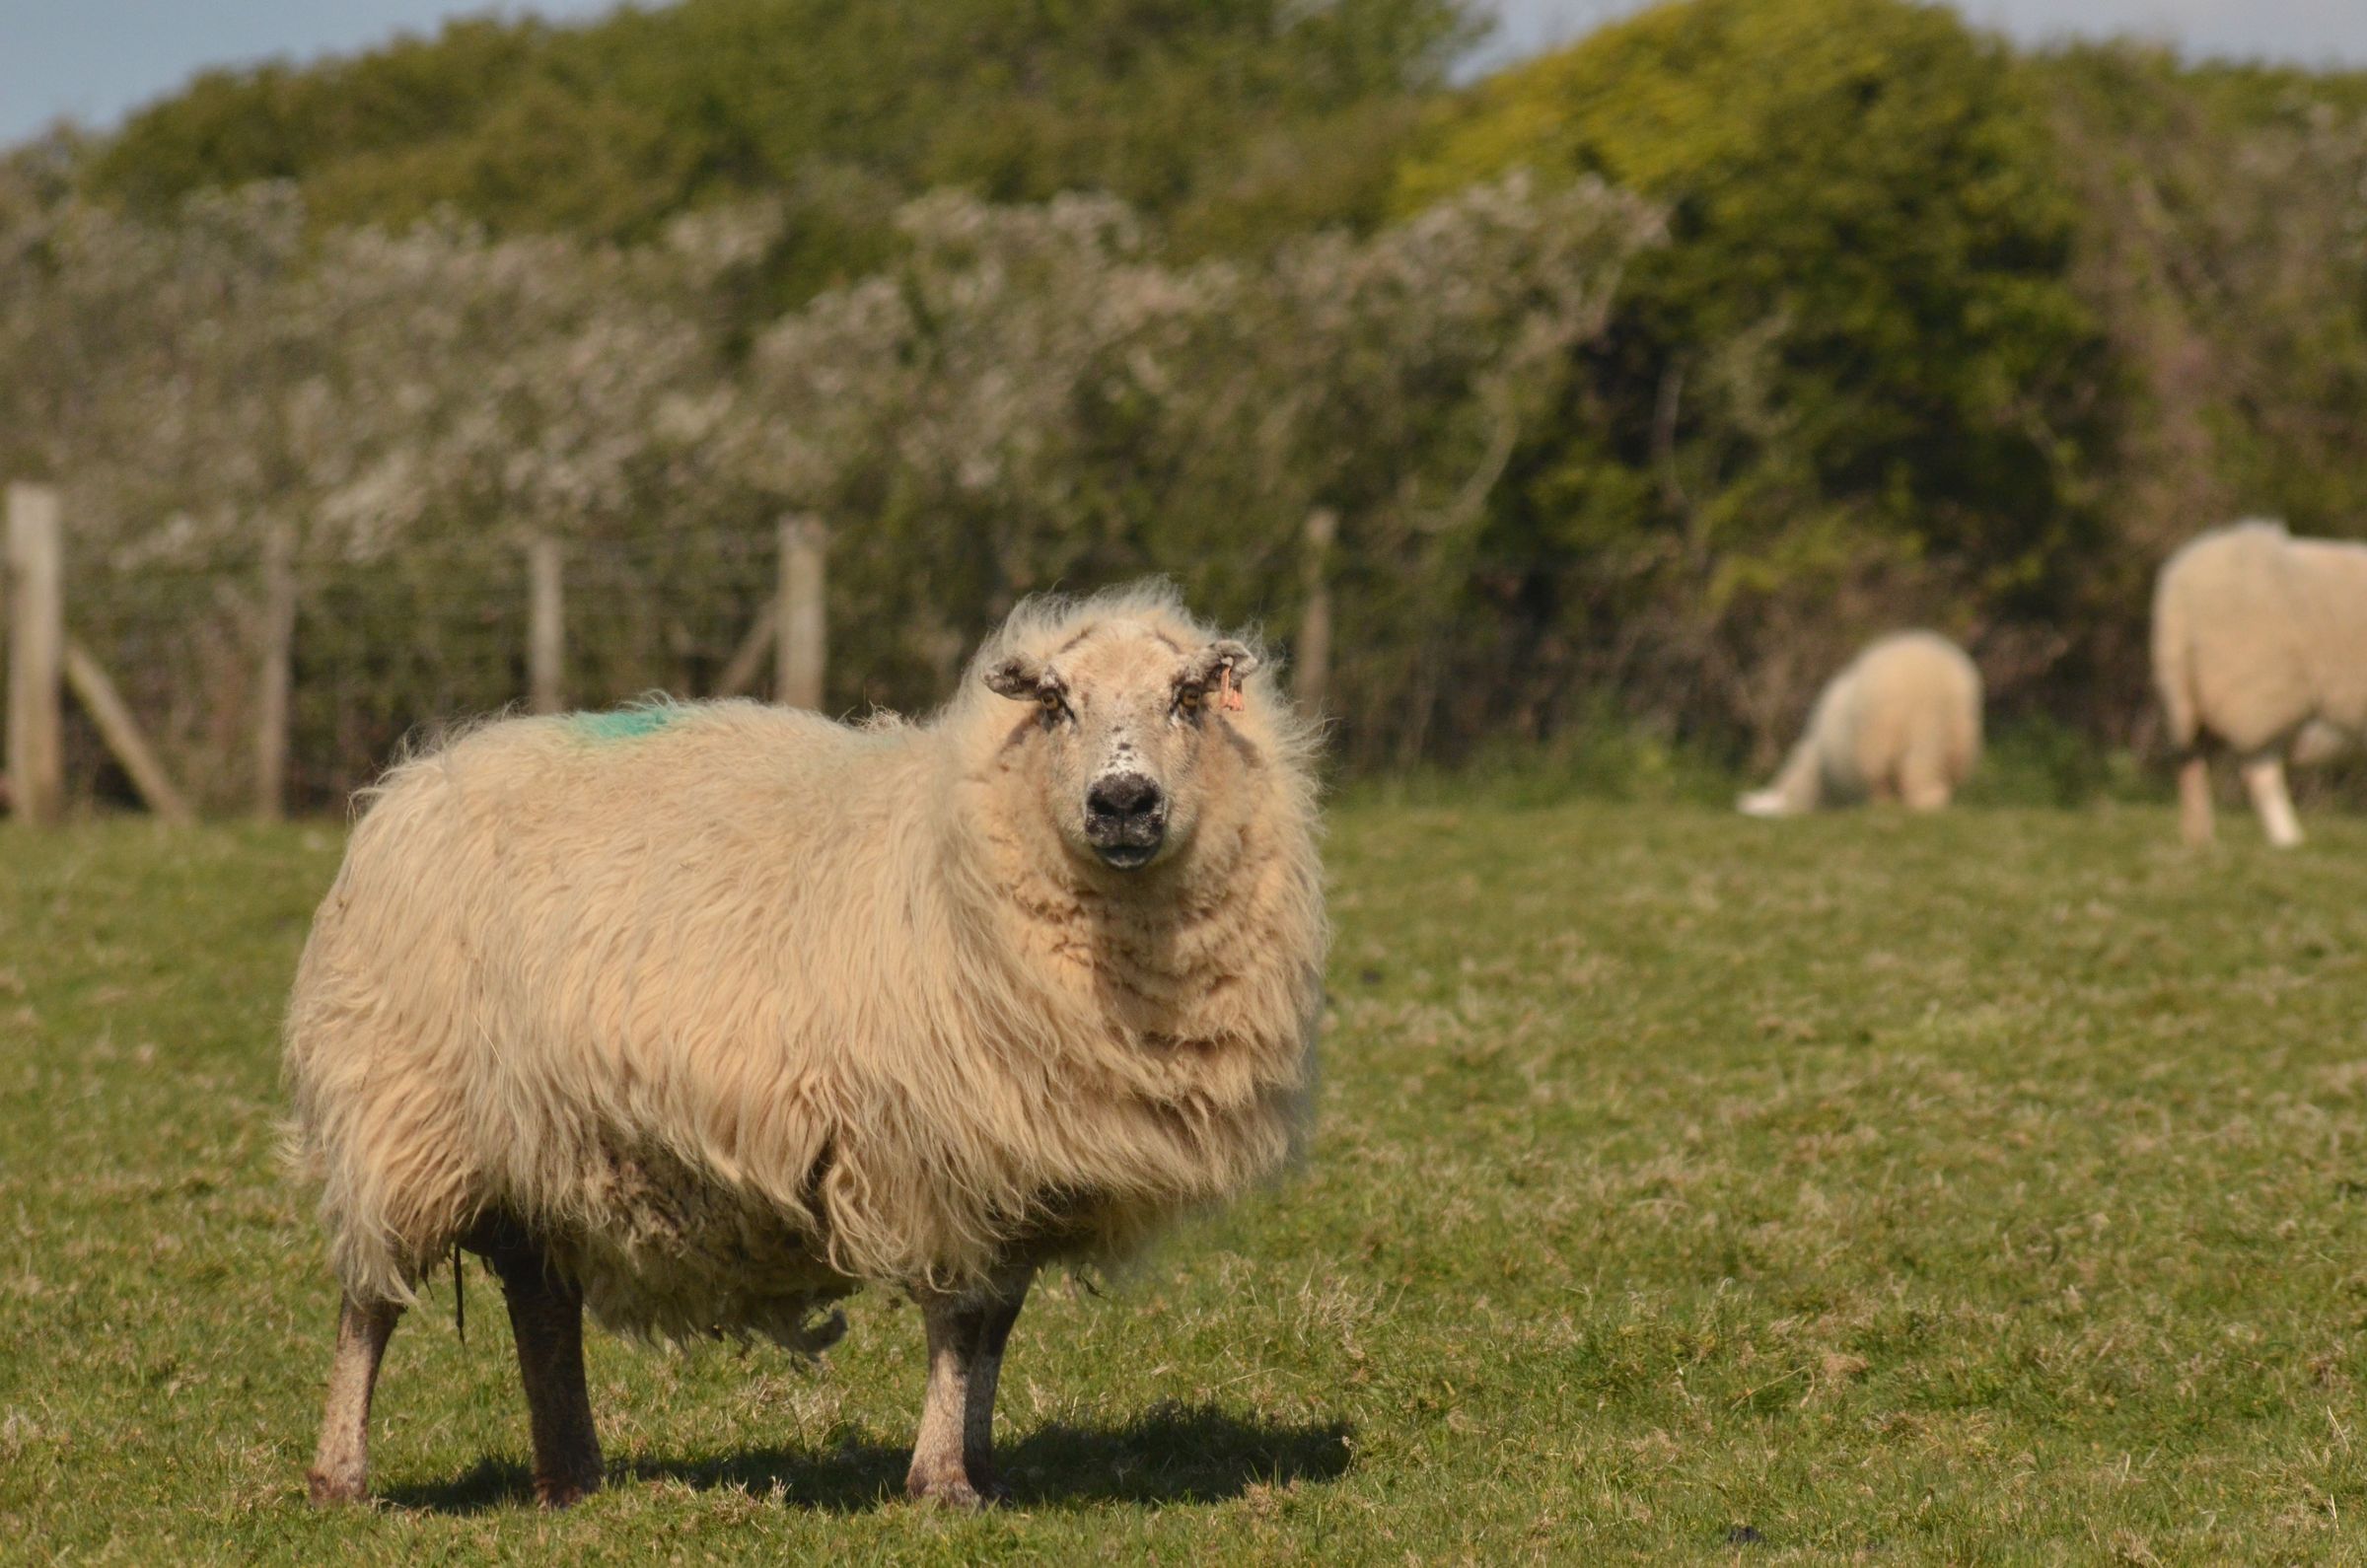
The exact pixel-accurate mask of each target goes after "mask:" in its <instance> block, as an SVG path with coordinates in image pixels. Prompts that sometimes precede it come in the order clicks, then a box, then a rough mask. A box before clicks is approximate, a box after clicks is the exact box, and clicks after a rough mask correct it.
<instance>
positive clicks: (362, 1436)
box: [304, 1296, 402, 1503]
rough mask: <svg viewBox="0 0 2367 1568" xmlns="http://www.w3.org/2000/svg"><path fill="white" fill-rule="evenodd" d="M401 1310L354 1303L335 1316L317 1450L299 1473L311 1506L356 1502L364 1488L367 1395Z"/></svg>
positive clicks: (375, 1383)
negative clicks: (334, 1337)
mask: <svg viewBox="0 0 2367 1568" xmlns="http://www.w3.org/2000/svg"><path fill="white" fill-rule="evenodd" d="M401 1317H402V1309H401V1308H400V1307H398V1306H396V1305H395V1304H394V1303H393V1302H357V1301H355V1300H354V1299H353V1298H352V1297H350V1296H348V1297H346V1298H345V1300H344V1305H343V1306H342V1307H340V1308H339V1309H338V1311H337V1349H336V1354H335V1356H334V1357H333V1358H332V1359H331V1360H330V1362H329V1365H328V1409H327V1411H326V1413H325V1414H323V1417H322V1420H321V1447H320V1448H319V1450H317V1451H316V1452H315V1453H314V1455H313V1467H312V1468H311V1469H310V1470H308V1471H306V1472H305V1477H304V1478H305V1486H306V1490H307V1491H309V1492H310V1493H311V1494H312V1499H313V1501H314V1502H315V1503H358V1502H360V1501H361V1500H362V1497H363V1496H364V1494H365V1493H366V1492H367V1491H368V1489H369V1483H370V1396H371V1394H372V1393H374V1392H376V1391H377V1389H378V1367H379V1363H380V1361H382V1360H383V1359H385V1357H386V1354H387V1339H388V1336H389V1335H391V1334H393V1333H394V1324H395V1321H396V1319H400V1318H401Z"/></svg>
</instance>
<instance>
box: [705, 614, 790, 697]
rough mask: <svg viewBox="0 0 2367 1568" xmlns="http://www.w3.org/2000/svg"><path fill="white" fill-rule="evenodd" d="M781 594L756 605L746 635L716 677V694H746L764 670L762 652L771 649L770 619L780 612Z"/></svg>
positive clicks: (771, 624) (765, 652)
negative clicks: (719, 674) (754, 613)
mask: <svg viewBox="0 0 2367 1568" xmlns="http://www.w3.org/2000/svg"><path fill="white" fill-rule="evenodd" d="M779 600H780V595H779V594H777V593H776V594H774V595H773V597H772V598H771V599H769V600H766V601H765V602H764V603H763V604H761V605H759V606H756V618H755V619H754V620H753V621H751V622H750V623H749V627H748V635H747V636H745V637H743V638H741V639H740V646H739V647H737V648H735V649H733V650H732V657H731V661H730V663H728V664H726V665H725V666H724V667H723V674H722V675H721V676H719V677H716V680H715V692H714V694H715V695H716V696H719V697H745V696H747V695H748V693H749V691H750V689H751V688H752V687H753V686H754V685H755V683H756V677H757V676H759V675H761V674H763V673H764V656H765V655H766V654H768V653H770V652H772V629H773V621H774V620H775V619H776V618H777V617H778V616H779V614H780V607H781V606H780V604H779Z"/></svg>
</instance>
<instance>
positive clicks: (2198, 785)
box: [2153, 521, 2367, 848]
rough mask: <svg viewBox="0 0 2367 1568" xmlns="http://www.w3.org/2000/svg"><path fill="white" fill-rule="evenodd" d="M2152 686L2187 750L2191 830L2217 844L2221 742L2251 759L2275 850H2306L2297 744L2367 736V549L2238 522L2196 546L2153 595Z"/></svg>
mask: <svg viewBox="0 0 2367 1568" xmlns="http://www.w3.org/2000/svg"><path fill="white" fill-rule="evenodd" d="M2153 679H2154V684H2155V686H2156V687H2157V688H2158V689H2159V690H2160V692H2161V695H2162V707H2163V708H2164V710H2165V711H2166V712H2167V714H2168V716H2169V721H2170V740H2171V744H2172V745H2174V746H2176V747H2177V748H2178V750H2179V755H2180V763H2179V770H2178V796H2179V824H2180V827H2181V829H2182V830H2183V831H2184V832H2185V834H2186V837H2187V841H2188V843H2204V842H2207V841H2208V840H2209V839H2210V836H2211V773H2210V759H2209V757H2208V756H2207V755H2206V754H2205V751H2204V747H2205V743H2206V740H2208V739H2216V740H2218V741H2219V742H2221V743H2223V744H2224V745H2225V746H2226V747H2227V748H2228V749H2229V750H2231V751H2233V752H2235V753H2236V755H2237V757H2238V758H2239V759H2240V760H2241V766H2242V770H2243V774H2244V786H2245V789H2246V790H2247V791H2248V792H2249V793H2250V794H2251V796H2252V803H2253V806H2254V808H2255V809H2256V810H2257V811H2259V814H2260V825H2261V826H2262V827H2263V828H2264V829H2265V830H2266V831H2267V834H2268V841H2269V842H2270V843H2272V844H2276V845H2278V846H2280V847H2286V848H2289V847H2291V846H2292V845H2295V844H2298V843H2300V842H2301V823H2300V821H2299V820H2297V819H2296V818H2295V817H2294V815H2293V798H2292V796H2291V795H2290V794H2289V793H2288V792H2287V791H2286V788H2285V765H2284V764H2285V756H2286V753H2287V751H2288V750H2289V749H2292V748H2294V746H2295V743H2296V740H2297V739H2298V740H2299V741H2301V742H2302V743H2303V746H2304V748H2306V751H2307V752H2308V753H2310V754H2312V755H2318V756H2324V755H2331V754H2333V753H2335V752H2338V751H2339V750H2340V749H2341V747H2340V744H2339V743H2340V741H2341V739H2342V737H2343V736H2344V735H2347V736H2349V737H2353V738H2355V737H2359V736H2362V735H2367V545H2361V544H2348V543H2336V542H2334V541H2331V540H2328V539H2297V538H2295V537H2293V536H2292V535H2290V534H2287V533H2286V532H2285V529H2284V525H2283V524H2281V523H2264V522H2258V521H2255V522H2246V523H2236V524H2231V525H2230V526H2228V527H2226V528H2223V529H2214V530H2212V531H2211V532H2210V533H2208V534H2204V535H2200V536H2199V537H2197V538H2195V539H2193V540H2191V541H2190V542H2189V543H2188V544H2187V546H2186V547H2185V548H2184V549H2182V550H2180V551H2179V552H2178V553H2177V554H2176V555H2173V556H2171V557H2170V559H2169V560H2168V561H2167V562H2165V563H2164V564H2163V566H2162V572H2161V576H2160V577H2159V578H2158V579H2157V580H2156V581H2155V584H2154V591H2153Z"/></svg>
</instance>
